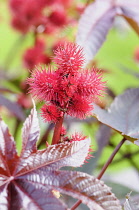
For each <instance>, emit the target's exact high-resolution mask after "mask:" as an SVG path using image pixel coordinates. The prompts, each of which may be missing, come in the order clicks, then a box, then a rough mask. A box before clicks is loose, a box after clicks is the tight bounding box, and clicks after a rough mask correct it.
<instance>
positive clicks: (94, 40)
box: [76, 0, 139, 63]
mask: <svg viewBox="0 0 139 210" xmlns="http://www.w3.org/2000/svg"><path fill="white" fill-rule="evenodd" d="M138 11H139V1H138V0H132V1H131V0H118V1H115V0H96V1H94V2H93V3H91V4H90V5H89V6H88V7H87V8H86V9H85V11H84V13H83V15H82V16H81V18H80V20H79V26H78V33H77V39H76V42H77V44H79V45H80V46H82V47H83V49H84V54H85V58H86V63H88V62H89V61H90V60H92V59H93V58H94V56H95V55H96V53H97V51H98V50H99V48H100V47H101V46H102V44H103V43H104V41H105V40H106V36H107V34H108V32H109V30H110V28H111V27H112V25H113V22H114V18H115V16H117V15H120V16H123V17H124V18H126V20H127V21H128V22H129V24H130V25H131V26H132V27H133V28H134V30H135V31H136V32H137V33H138V32H139V12H138ZM131 20H132V21H131Z"/></svg>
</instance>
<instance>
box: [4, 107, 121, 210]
mask: <svg viewBox="0 0 139 210" xmlns="http://www.w3.org/2000/svg"><path fill="white" fill-rule="evenodd" d="M22 136H23V144H22V150H21V155H20V156H18V155H17V152H16V147H15V143H14V140H13V137H12V136H11V135H10V134H9V131H8V128H7V126H6V125H5V123H4V122H3V121H2V120H1V121H0V138H1V141H0V209H3V210H9V209H10V210H15V209H17V210H19V209H26V210H30V209H33V210H38V209H41V210H47V209H48V210H49V209H51V210H55V209H56V210H66V209H68V207H67V206H66V204H64V203H63V202H62V201H61V200H60V198H57V197H56V196H55V194H54V192H55V191H56V190H57V191H59V192H60V193H64V194H67V195H70V196H72V197H74V198H77V199H81V200H82V202H83V203H85V204H86V205H88V206H89V207H90V209H96V208H97V209H115V210H116V209H117V210H119V209H121V206H120V204H119V202H118V200H117V198H116V197H115V196H114V194H112V193H111V191H110V189H109V188H108V187H107V186H106V185H104V184H103V183H102V182H101V181H100V180H97V179H96V178H94V177H92V176H89V175H87V174H85V173H81V172H75V171H64V170H59V169H60V168H61V167H63V166H73V167H78V166H80V165H82V164H83V163H84V161H85V158H86V156H87V155H88V151H89V147H90V141H89V140H87V139H86V140H82V141H75V142H72V143H69V142H65V143H61V144H57V145H51V146H48V147H47V148H46V149H43V150H37V148H36V142H37V138H38V137H39V126H38V119H37V112H36V109H35V106H34V108H33V110H32V111H31V114H30V116H29V117H28V118H27V119H26V121H25V123H24V126H23V135H22Z"/></svg>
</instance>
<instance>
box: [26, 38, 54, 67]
mask: <svg viewBox="0 0 139 210" xmlns="http://www.w3.org/2000/svg"><path fill="white" fill-rule="evenodd" d="M44 51H45V43H44V42H43V41H42V40H37V42H36V44H35V46H34V47H32V48H29V49H27V51H26V52H25V54H24V59H23V60H24V65H25V67H26V68H28V69H33V68H34V67H35V65H38V64H49V63H50V62H51V59H50V57H49V56H48V55H46V54H44Z"/></svg>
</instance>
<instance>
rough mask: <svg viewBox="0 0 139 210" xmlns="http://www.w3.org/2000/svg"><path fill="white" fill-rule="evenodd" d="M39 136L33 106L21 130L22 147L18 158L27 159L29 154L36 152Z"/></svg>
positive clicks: (35, 112)
mask: <svg viewBox="0 0 139 210" xmlns="http://www.w3.org/2000/svg"><path fill="white" fill-rule="evenodd" d="M39 135H40V129H39V122H38V118H37V111H36V108H35V105H34V108H33V109H32V111H31V114H30V115H29V117H28V118H27V119H26V121H25V123H24V125H23V130H22V139H23V142H22V143H23V145H22V150H21V154H20V157H21V156H22V158H24V157H28V156H29V155H30V154H31V153H35V152H36V151H37V146H36V142H37V141H38V138H39Z"/></svg>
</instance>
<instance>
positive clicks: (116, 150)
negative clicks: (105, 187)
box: [97, 137, 126, 179]
mask: <svg viewBox="0 0 139 210" xmlns="http://www.w3.org/2000/svg"><path fill="white" fill-rule="evenodd" d="M125 141H126V139H125V137H124V138H123V139H122V140H121V141H120V143H119V144H118V145H117V146H116V147H115V149H114V151H113V153H112V154H111V156H110V157H109V159H108V161H107V162H106V163H105V165H104V166H103V168H102V170H101V172H100V173H99V175H98V176H97V179H101V177H102V176H103V174H104V173H105V171H106V169H107V168H108V166H109V165H110V164H111V162H112V160H113V158H114V157H115V155H116V154H117V152H118V151H119V149H120V148H121V146H122V145H123V144H124V142H125Z"/></svg>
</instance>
